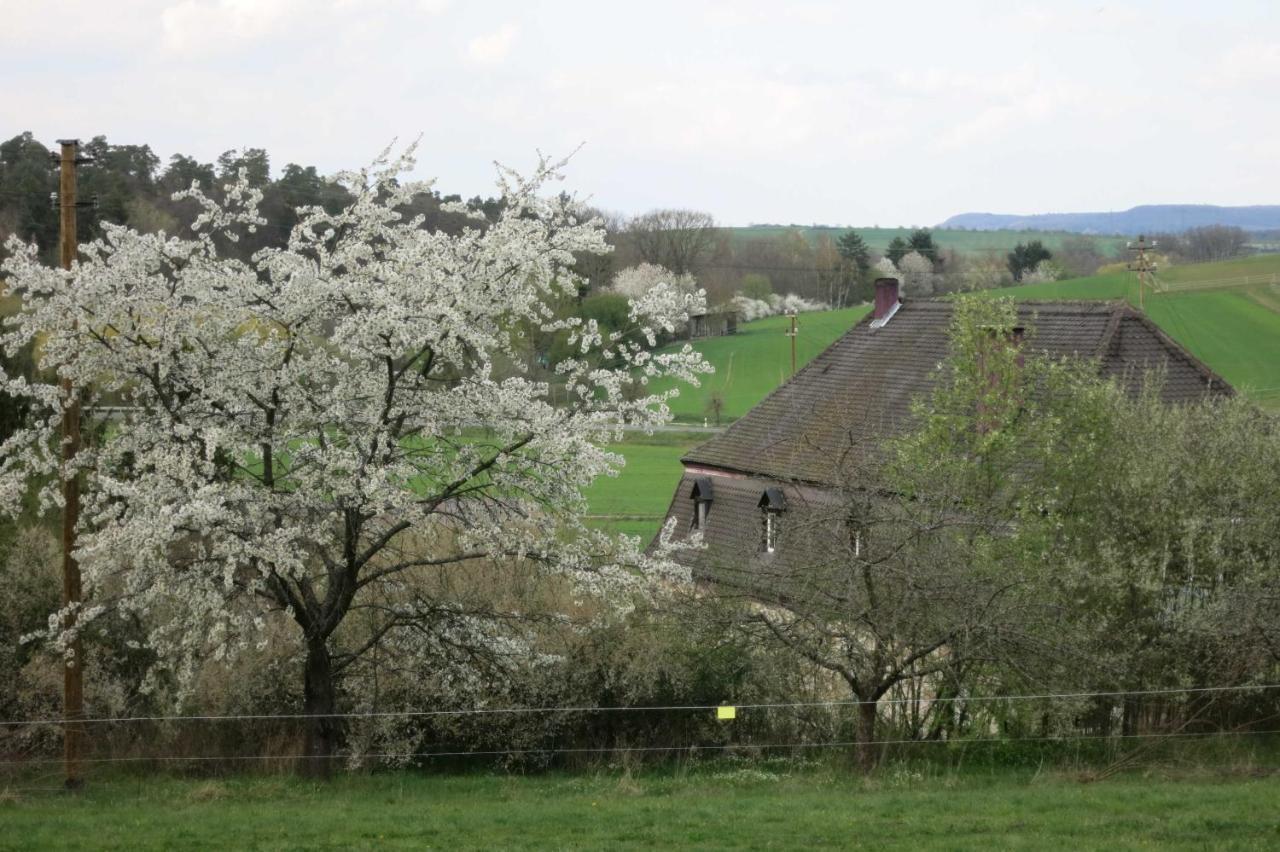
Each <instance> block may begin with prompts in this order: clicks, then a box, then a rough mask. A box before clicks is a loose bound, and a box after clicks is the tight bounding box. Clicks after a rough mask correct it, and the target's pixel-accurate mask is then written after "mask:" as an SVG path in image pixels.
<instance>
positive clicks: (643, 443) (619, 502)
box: [587, 432, 711, 543]
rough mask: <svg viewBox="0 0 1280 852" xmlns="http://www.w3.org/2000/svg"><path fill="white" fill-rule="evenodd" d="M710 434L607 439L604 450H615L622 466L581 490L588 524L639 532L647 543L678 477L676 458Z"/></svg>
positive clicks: (659, 523)
mask: <svg viewBox="0 0 1280 852" xmlns="http://www.w3.org/2000/svg"><path fill="white" fill-rule="evenodd" d="M710 437H711V436H710V435H708V434H691V433H685V432H677V433H669V432H658V433H656V434H654V435H651V436H645V435H635V436H632V437H631V438H630V439H629V440H627V441H625V442H623V443H621V444H611V445H610V446H609V449H610V450H612V451H613V452H616V453H619V454H621V455H622V456H623V458H625V459H626V466H625V467H623V468H622V470H621V471H619V473H618V475H617V476H602V477H600V478H599V479H597V480H596V481H595V482H594V483H593V484H592V485H591V487H590V488H588V489H587V500H588V502H589V504H590V506H591V514H592V516H593V517H592V519H591V520H592V524H593V525H594V526H597V527H600V528H601V529H607V530H610V531H612V532H620V533H626V534H627V535H634V536H640V538H641V539H643V540H644V542H645V543H647V542H648V541H649V539H651V538H653V536H654V535H655V534H656V533H657V532H658V528H659V527H660V526H661V524H662V518H663V516H664V515H666V512H667V505H668V504H669V503H670V502H671V491H672V489H673V488H675V486H676V483H677V482H679V481H680V471H681V465H680V457H681V456H682V455H684V454H685V453H686V452H687V451H688V450H689V449H691V448H693V447H695V446H697V445H698V444H700V443H702V442H703V441H705V440H706V439H708V438H710Z"/></svg>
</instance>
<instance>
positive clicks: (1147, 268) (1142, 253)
mask: <svg viewBox="0 0 1280 852" xmlns="http://www.w3.org/2000/svg"><path fill="white" fill-rule="evenodd" d="M1155 247H1156V242H1155V240H1152V241H1151V242H1147V239H1146V237H1144V236H1142V235H1141V234H1139V235H1138V241H1137V242H1136V243H1132V242H1131V243H1129V244H1128V246H1127V248H1128V249H1129V251H1131V252H1134V255H1135V256H1134V259H1133V261H1132V262H1131V263H1130V264H1129V269H1131V270H1133V271H1134V272H1137V273H1138V309H1139V310H1141V311H1144V312H1145V311H1146V292H1147V287H1148V286H1149V285H1150V276H1151V274H1152V273H1153V272H1155V271H1156V264H1155V261H1153V260H1151V259H1150V258H1148V257H1147V250H1148V249H1153V248H1155Z"/></svg>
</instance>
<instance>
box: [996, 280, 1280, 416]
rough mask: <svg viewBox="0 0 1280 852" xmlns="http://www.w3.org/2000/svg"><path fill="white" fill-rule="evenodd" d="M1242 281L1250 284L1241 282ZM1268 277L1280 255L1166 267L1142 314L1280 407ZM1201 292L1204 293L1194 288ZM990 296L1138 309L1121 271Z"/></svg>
mask: <svg viewBox="0 0 1280 852" xmlns="http://www.w3.org/2000/svg"><path fill="white" fill-rule="evenodd" d="M1246 276H1248V278H1249V279H1250V281H1249V282H1248V283H1243V282H1242V281H1241V279H1243V278H1245V277H1246ZM1271 276H1277V278H1280V255H1258V256H1255V257H1249V258H1242V259H1240V260H1230V261H1224V262H1221V263H1200V264H1194V265H1188V266H1174V267H1170V268H1169V269H1167V270H1164V271H1162V272H1160V273H1159V275H1158V279H1159V281H1160V282H1161V283H1163V284H1167V285H1168V288H1169V289H1168V290H1166V291H1163V292H1162V291H1160V290H1159V289H1157V290H1156V292H1148V293H1147V295H1146V300H1145V308H1146V312H1147V315H1148V316H1150V317H1151V319H1152V320H1154V321H1155V322H1156V323H1157V324H1158V325H1159V326H1160V327H1161V328H1162V329H1164V331H1165V333H1167V334H1168V335H1169V336H1170V337H1172V338H1173V339H1174V340H1177V341H1178V342H1179V343H1181V344H1182V345H1183V346H1185V347H1186V348H1187V349H1188V351H1190V352H1191V353H1192V354H1194V355H1195V356H1196V357H1197V358H1199V359H1200V360H1202V361H1204V362H1205V363H1206V364H1208V365H1209V366H1210V367H1211V368H1213V370H1215V371H1216V372H1217V373H1219V374H1220V375H1221V376H1222V377H1223V378H1225V379H1226V380H1227V381H1229V382H1231V384H1232V385H1234V386H1235V387H1236V388H1237V389H1239V390H1241V391H1243V392H1245V393H1246V394H1248V395H1250V396H1252V397H1254V398H1255V399H1257V400H1258V401H1259V402H1260V403H1262V404H1264V405H1267V406H1268V407H1275V406H1277V405H1280V283H1272V282H1271V281H1270V280H1268V279H1269V278H1270V277H1271ZM1254 279H1257V280H1254ZM1200 287H1203V288H1204V289H1195V288H1200ZM1180 288H1188V289H1180ZM990 293H991V295H995V296H1001V295H1010V296H1013V297H1014V298H1019V299H1127V300H1128V301H1129V302H1131V303H1132V304H1135V305H1136V304H1138V289H1137V283H1136V280H1135V278H1134V276H1133V274H1132V273H1127V272H1122V273H1113V274H1110V275H1095V276H1092V277H1089V278H1075V279H1068V280H1066V281H1054V282H1051V283H1047V284H1029V285H1024V286H1020V287H1011V288H1008V289H1005V290H992V291H990Z"/></svg>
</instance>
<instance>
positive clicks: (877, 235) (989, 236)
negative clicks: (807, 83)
mask: <svg viewBox="0 0 1280 852" xmlns="http://www.w3.org/2000/svg"><path fill="white" fill-rule="evenodd" d="M915 230H916V229H915V228H859V227H853V228H842V227H832V226H826V225H811V226H794V227H793V226H783V225H765V226H761V227H748V228H726V229H725V231H727V232H728V234H729V239H730V241H731V242H732V243H733V244H734V247H735V248H737V247H740V246H742V245H744V244H745V243H747V242H750V241H751V240H756V239H765V238H769V237H780V236H782V235H783V234H786V233H787V232H788V231H799V232H800V233H801V234H802V235H803V236H804V238H805V239H806V240H808V241H809V242H810V243H811V244H816V243H817V242H818V239H819V237H821V236H823V235H826V236H828V237H830V238H831V239H832V240H837V239H839V238H840V237H841V236H842V235H843V234H844V233H845V232H847V231H857V232H858V233H859V234H860V235H861V236H862V238H863V239H864V240H866V242H867V245H868V246H870V247H871V248H872V249H873V250H875V251H879V252H883V251H884V250H885V249H887V248H888V247H889V243H890V242H891V241H892V240H893V238H894V237H901V238H902V239H904V240H905V239H906V238H907V237H909V236H911V234H912V232H913V231H915ZM930 232H931V233H932V234H933V241H934V243H935V244H936V245H937V246H938V247H939V248H942V249H952V250H954V251H957V252H960V253H961V254H976V253H989V252H1006V253H1007V252H1010V251H1013V247H1014V246H1015V245H1017V244H1018V243H1025V242H1028V241H1029V240H1039V241H1040V242H1042V243H1044V245H1045V246H1046V247H1048V249H1049V250H1050V251H1057V250H1058V249H1060V248H1061V247H1062V242H1063V240H1066V239H1069V238H1071V237H1080V236H1084V235H1082V234H1072V233H1068V232H1066V231H962V230H957V229H954V228H931V229H930ZM1090 239H1092V240H1093V241H1094V242H1095V243H1096V244H1097V245H1098V250H1099V251H1100V252H1101V253H1102V254H1103V255H1107V256H1119V255H1120V254H1123V253H1124V246H1125V241H1126V238H1125V237H1117V236H1091V237H1090Z"/></svg>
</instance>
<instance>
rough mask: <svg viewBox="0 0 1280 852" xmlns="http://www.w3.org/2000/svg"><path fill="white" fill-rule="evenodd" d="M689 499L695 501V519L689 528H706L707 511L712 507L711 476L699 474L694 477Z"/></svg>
mask: <svg viewBox="0 0 1280 852" xmlns="http://www.w3.org/2000/svg"><path fill="white" fill-rule="evenodd" d="M689 499H690V500H692V501H693V521H692V522H691V523H690V524H689V529H693V530H701V529H706V526H707V513H708V512H709V511H710V509H711V477H709V476H699V477H697V478H696V479H694V480H693V489H692V490H691V491H690V492H689Z"/></svg>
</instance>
